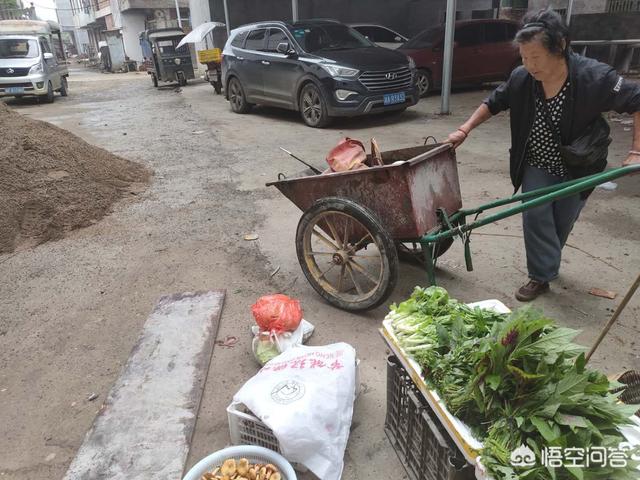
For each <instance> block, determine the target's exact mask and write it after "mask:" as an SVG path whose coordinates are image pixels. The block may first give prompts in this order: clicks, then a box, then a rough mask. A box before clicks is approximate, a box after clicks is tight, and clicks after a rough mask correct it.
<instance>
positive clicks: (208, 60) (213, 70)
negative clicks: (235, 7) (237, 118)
mask: <svg viewBox="0 0 640 480" xmlns="http://www.w3.org/2000/svg"><path fill="white" fill-rule="evenodd" d="M203 42H204V46H205V49H204V50H197V53H198V62H200V63H202V64H203V65H206V66H207V70H206V72H205V73H204V79H205V80H206V81H207V82H209V83H210V84H211V85H212V86H213V88H214V89H215V91H216V93H217V94H220V93H221V92H222V50H223V49H224V44H225V43H226V42H227V27H226V25H225V24H224V23H219V22H206V23H203V24H202V25H198V26H197V27H196V28H194V29H193V30H192V31H191V32H189V33H188V34H187V35H186V36H185V37H184V38H183V39H182V40H181V41H180V43H179V44H178V47H182V46H183V45H185V44H187V43H203Z"/></svg>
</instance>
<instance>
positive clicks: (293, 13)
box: [291, 0, 298, 22]
mask: <svg viewBox="0 0 640 480" xmlns="http://www.w3.org/2000/svg"><path fill="white" fill-rule="evenodd" d="M291 16H292V17H293V21H294V22H297V21H298V0H291Z"/></svg>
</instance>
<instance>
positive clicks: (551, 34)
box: [514, 8, 571, 56]
mask: <svg viewBox="0 0 640 480" xmlns="http://www.w3.org/2000/svg"><path fill="white" fill-rule="evenodd" d="M533 40H540V43H542V45H543V46H544V47H545V48H546V49H547V50H548V51H549V52H550V53H553V54H555V55H558V56H561V55H566V54H567V53H568V52H569V44H570V43H571V40H570V38H569V28H568V27H567V25H566V23H565V22H564V20H562V17H561V16H560V14H559V13H558V12H555V11H554V10H552V9H550V8H547V9H546V10H541V11H539V12H538V13H530V14H528V15H526V16H525V17H524V25H523V26H522V28H521V29H520V30H519V31H518V33H516V38H515V40H514V42H515V43H516V44H518V45H520V44H523V43H529V42H531V41H533ZM563 40H564V45H563Z"/></svg>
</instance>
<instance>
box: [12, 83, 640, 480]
mask: <svg viewBox="0 0 640 480" xmlns="http://www.w3.org/2000/svg"><path fill="white" fill-rule="evenodd" d="M69 83H70V89H71V94H70V96H69V97H68V98H65V99H62V98H56V102H55V103H54V104H53V105H39V104H37V103H36V102H32V101H24V102H16V101H10V102H9V103H10V104H11V105H12V106H13V107H15V108H16V109H17V110H18V111H20V112H21V113H23V114H25V115H30V116H32V117H34V118H39V119H43V120H47V121H50V122H52V123H54V124H56V125H58V126H61V127H63V128H66V129H68V130H71V131H73V132H74V133H76V134H77V135H80V136H81V137H83V138H84V139H86V140H87V141H89V142H91V143H94V144H96V145H98V146H101V147H104V148H106V149H108V150H110V151H112V152H114V153H116V154H119V155H121V156H124V157H126V158H129V159H131V160H136V161H139V162H141V163H144V164H145V165H148V166H149V167H150V168H152V169H153V170H154V171H155V177H154V179H153V183H152V185H151V186H150V188H149V189H148V190H147V191H146V192H145V193H144V194H142V195H140V196H138V197H135V198H132V199H131V200H127V201H124V202H121V203H120V204H119V205H118V206H117V208H116V210H115V212H114V213H113V214H112V215H110V216H108V217H107V218H105V219H104V220H102V221H101V222H99V223H98V224H96V225H93V226H91V227H89V228H86V229H82V230H78V231H75V232H73V233H72V234H70V235H69V236H68V237H67V238H65V239H63V240H60V241H57V242H51V243H47V244H44V245H41V246H39V247H37V248H35V249H33V250H30V251H24V252H21V253H18V254H12V255H4V256H0V279H1V280H0V284H1V288H0V404H1V405H2V408H1V409H0V425H2V426H1V427H0V432H1V433H2V434H1V435H0V476H2V478H8V479H30V478H36V477H38V478H42V477H44V476H46V477H47V478H61V477H62V475H63V474H64V472H65V471H66V468H67V467H68V465H69V463H70V461H71V459H72V458H73V457H74V456H75V454H76V451H77V449H78V447H79V446H80V444H81V443H82V440H83V437H84V435H85V432H86V431H87V429H88V428H89V426H90V425H91V422H92V421H93V418H94V416H95V414H96V411H97V409H98V408H99V406H100V400H102V399H104V397H105V395H106V394H107V392H108V391H109V389H110V388H111V386H112V385H113V383H114V381H115V379H116V378H117V377H118V376H119V374H120V370H121V368H122V366H123V365H124V363H125V361H126V359H127V358H128V356H129V353H130V350H131V347H132V346H133V344H134V343H135V340H136V339H137V337H138V335H139V333H140V330H141V327H142V325H143V323H144V321H145V319H146V317H147V315H148V313H149V312H150V311H151V309H152V308H153V306H154V304H155V302H156V301H157V299H158V298H159V297H160V296H162V295H164V294H168V293H173V292H181V291H186V290H203V289H210V288H226V289H227V303H226V305H225V309H224V312H223V317H222V324H221V328H220V332H219V335H220V336H221V337H223V338H224V337H225V336H226V335H236V336H239V337H240V339H241V340H240V342H239V343H238V344H237V345H236V346H235V347H233V348H227V349H225V348H219V347H217V348H216V349H215V351H214V355H213V360H212V365H211V370H210V373H209V378H208V381H207V385H206V389H205V394H204V398H203V403H202V406H201V410H200V415H199V419H198V424H197V427H196V433H195V436H194V439H193V445H192V450H191V455H190V458H189V462H188V463H189V465H191V464H193V463H195V462H196V461H197V460H198V459H199V458H201V457H202V456H204V455H205V454H207V453H208V452H211V451H214V450H216V449H218V448H221V447H223V446H224V445H226V444H227V442H228V440H229V438H228V428H227V417H226V412H225V408H226V406H227V405H228V403H229V401H230V399H231V397H232V396H233V394H234V393H235V391H236V390H237V389H238V388H239V386H240V385H241V384H242V383H243V382H244V381H245V380H247V379H248V378H250V377H251V376H252V375H253V374H254V373H255V372H256V371H257V366H256V364H255V363H254V361H253V359H252V356H251V354H250V337H249V335H248V328H249V326H250V325H251V323H252V317H251V314H250V310H249V307H250V305H251V304H252V303H253V302H254V301H255V300H256V298H258V297H259V296H260V295H263V294H266V293H270V292H274V291H284V292H286V293H287V294H289V295H293V296H295V297H297V298H299V299H300V300H301V302H302V305H303V307H304V310H305V318H307V319H308V320H310V321H311V322H313V323H315V325H316V327H317V330H316V334H315V336H314V337H313V339H312V343H313V344H318V345H319V344H325V343H330V342H334V341H347V342H349V343H351V344H352V345H354V347H355V348H356V349H357V351H358V356H359V357H360V359H361V360H362V363H361V381H362V382H363V384H364V390H363V395H362V396H361V397H360V399H359V401H358V403H357V406H356V415H355V419H354V425H353V431H352V435H351V439H350V443H349V448H348V451H347V455H346V469H345V474H344V478H345V479H359V478H365V477H370V476H373V477H377V478H397V477H398V472H400V471H402V470H401V467H400V465H399V462H398V461H397V459H396V457H395V454H394V453H393V450H392V449H391V447H390V445H389V443H388V441H387V440H386V437H385V436H384V433H383V429H382V427H383V422H384V415H385V355H386V353H385V351H386V349H385V347H384V344H383V342H382V340H381V339H380V337H379V334H378V332H377V329H378V327H379V325H380V321H381V319H382V317H383V316H384V314H385V312H386V309H385V308H384V307H381V308H379V309H377V310H375V311H371V312H368V313H366V314H360V315H352V314H348V313H345V312H342V311H339V310H336V309H334V308H332V307H330V306H328V305H327V304H326V303H324V302H323V301H322V300H321V299H320V298H319V297H318V296H317V295H316V294H315V292H314V291H313V290H312V289H311V287H310V286H309V285H308V284H307V282H306V280H305V278H304V276H303V275H302V273H301V271H300V268H299V266H298V264H297V260H296V255H295V246H294V235H295V227H296V224H297V221H298V218H299V216H300V212H299V211H298V210H297V209H296V208H295V207H294V206H293V205H291V204H290V203H289V202H288V200H286V199H284V197H282V196H281V195H280V194H279V193H278V192H277V191H276V190H275V189H268V188H265V187H264V183H265V182H267V181H270V180H274V179H275V178H276V175H277V173H278V172H285V173H295V172H297V171H299V170H300V167H299V165H298V164H297V163H296V162H295V161H293V160H292V159H290V158H288V157H287V156H285V155H284V154H282V152H280V151H279V150H278V146H284V147H286V148H288V149H289V150H291V151H293V152H295V153H297V154H298V155H300V156H301V157H303V158H305V159H311V160H313V161H314V162H315V163H316V164H317V165H319V166H321V165H323V160H322V159H323V158H324V156H325V154H326V152H327V151H328V150H329V149H330V148H331V147H332V146H333V145H334V144H335V143H336V142H337V141H338V140H339V139H340V138H341V137H343V136H350V137H354V138H359V139H362V140H368V139H369V137H371V136H375V137H376V139H377V140H378V143H379V144H380V145H381V147H382V149H383V150H388V149H393V148H399V147H405V146H410V145H419V144H421V143H422V141H423V138H424V137H425V136H427V135H435V136H436V137H437V138H439V139H442V138H444V137H445V135H446V134H447V133H448V132H449V131H450V130H452V129H454V128H455V127H456V126H457V125H459V124H460V123H461V122H462V120H463V118H464V117H465V116H466V115H468V114H469V113H470V112H471V111H472V109H473V108H475V106H476V105H477V104H478V103H479V102H480V101H481V99H482V98H483V97H484V96H485V95H486V91H482V90H472V91H465V92H459V93H457V94H456V95H455V96H454V98H453V109H454V115H452V116H450V117H439V116H437V115H435V112H436V111H437V110H438V106H439V99H438V97H435V96H434V97H430V98H428V99H425V100H423V101H421V102H420V104H419V105H418V106H417V107H415V108H412V109H410V110H409V111H407V112H405V113H404V114H402V115H399V116H398V115H390V116H389V115H387V116H383V117H373V118H367V119H351V120H340V121H337V122H335V124H334V125H333V126H332V127H331V128H328V129H326V130H313V129H309V128H307V127H305V126H304V125H303V124H302V123H301V121H300V120H299V118H298V116H297V114H295V113H291V112H283V111H279V110H275V109H267V108H258V109H255V111H254V112H253V113H252V114H250V115H245V116H238V115H235V114H233V113H231V112H230V111H229V107H228V104H227V102H226V101H224V99H223V98H222V97H220V96H216V95H214V93H213V89H212V88H211V86H209V85H208V84H205V83H194V84H193V85H189V86H187V87H186V88H183V89H182V91H181V92H177V91H175V90H174V88H173V87H166V88H162V89H159V90H155V89H153V88H152V86H151V82H150V81H149V80H148V78H147V76H146V75H144V74H126V75H101V74H97V73H93V72H90V71H84V70H74V71H73V72H72V77H71V79H70V82H69ZM612 128H613V137H614V143H613V145H612V149H611V156H610V161H611V164H612V165H617V164H619V163H620V162H621V161H622V160H623V156H624V154H625V152H626V151H627V150H628V148H629V145H630V141H631V139H630V135H631V133H630V132H628V131H625V126H623V125H622V124H621V123H619V122H613V123H612ZM508 137H509V135H508V117H507V116H506V115H503V116H500V117H499V118H495V119H493V120H492V121H491V122H490V123H488V124H486V125H485V126H483V127H481V128H480V129H479V130H477V131H476V132H474V133H473V135H472V136H471V138H470V139H469V140H468V141H467V142H466V143H465V144H464V145H463V146H462V147H461V148H460V149H459V151H458V160H459V169H460V176H461V185H462V192H463V198H464V202H465V204H466V205H476V204H479V203H481V202H486V201H488V200H491V199H493V198H498V197H503V196H507V195H509V194H510V193H511V189H510V185H509V182H508V171H507V170H508V167H507V163H508V162H507V149H508ZM638 198H640V184H639V183H638V180H637V179H633V178H629V179H623V180H621V181H619V185H618V188H617V189H616V190H615V191H613V192H604V191H597V192H596V193H595V194H594V195H593V196H592V198H591V199H590V201H589V203H588V204H587V207H586V208H585V210H584V212H583V214H582V217H581V219H580V221H579V222H578V224H577V225H576V228H575V231H574V233H573V234H572V236H571V238H570V240H569V243H570V246H569V247H568V248H567V249H566V251H565V255H564V260H563V269H562V274H561V277H560V279H559V280H558V281H557V282H555V283H554V285H553V288H552V293H551V294H549V295H547V296H545V297H543V298H541V299H539V301H537V302H536V304H537V306H539V307H540V308H543V309H544V310H545V312H547V313H548V314H549V315H550V316H553V317H555V318H557V319H558V320H559V321H560V322H561V323H563V324H565V325H569V326H572V327H578V328H581V329H583V331H584V333H583V334H582V335H581V337H580V341H581V342H583V343H584V344H587V345H588V344H589V343H590V342H592V341H593V340H594V339H595V337H596V336H597V334H598V331H599V329H600V327H601V326H602V325H603V324H604V322H605V321H606V320H607V319H608V318H609V316H610V314H611V311H610V310H611V309H612V308H613V307H615V305H616V304H617V303H616V301H611V300H606V299H601V298H597V297H593V296H590V295H588V294H587V291H588V290H589V289H590V288H591V287H600V288H604V289H608V290H615V291H617V292H620V293H624V291H625V289H626V288H628V286H629V285H630V284H631V282H632V280H633V279H634V278H635V276H636V275H637V272H638V271H639V270H640V258H639V257H638V245H639V244H638V237H637V235H638V232H639V231H640V210H638V208H637V204H638ZM247 233H256V234H258V235H259V239H258V240H257V241H255V242H246V241H244V240H243V236H244V235H245V234H247ZM472 248H473V252H474V262H475V271H474V272H471V273H468V272H466V271H465V269H464V262H463V255H462V248H461V246H460V245H458V244H456V245H455V246H454V247H453V248H452V249H451V250H450V251H449V253H448V254H447V255H446V256H445V257H443V259H442V261H441V264H440V266H441V270H440V272H439V278H440V280H441V282H442V284H443V286H445V287H446V288H448V289H449V290H450V292H451V294H452V295H453V296H454V297H457V298H459V299H461V300H464V301H475V300H481V299H487V298H497V299H500V300H502V301H503V302H505V303H506V304H507V305H510V306H515V305H516V301H515V300H514V299H513V291H514V290H515V288H516V287H517V286H519V285H520V284H521V283H522V282H523V281H524V279H525V277H526V274H525V266H524V257H523V245H522V239H521V228H520V219H519V218H511V219H507V220H505V221H502V222H500V223H499V224H492V225H489V226H487V227H484V228H483V229H481V230H479V231H478V233H477V234H476V235H475V236H474V237H473V243H472ZM277 267H279V271H278V273H277V274H276V275H274V276H273V277H271V276H270V274H271V273H272V272H273V271H274V270H275V269H276V268H277ZM424 283H425V277H424V272H422V271H421V270H419V269H418V268H416V267H413V266H408V265H403V266H402V267H401V278H400V281H399V285H398V287H397V288H396V290H395V292H394V294H393V297H392V300H394V301H395V300H401V299H403V298H405V297H406V296H407V295H408V294H409V293H410V291H411V290H412V288H413V286H414V285H416V284H424ZM639 313H640V301H639V300H638V299H637V298H636V299H634V300H633V301H632V303H631V304H630V305H629V307H628V308H627V310H626V312H625V314H624V315H623V316H622V317H621V318H620V322H619V325H618V326H617V327H616V328H615V329H614V330H613V331H612V333H611V335H610V336H609V337H608V339H607V340H606V341H605V344H604V345H603V346H602V349H601V350H600V352H599V353H598V354H597V355H596V357H594V362H593V363H594V365H597V366H598V367H601V368H603V369H604V370H605V371H606V372H609V373H613V372H620V371H623V370H625V369H628V368H636V369H637V368H640V353H639V348H638V344H637V342H638V338H640V325H639V320H638V318H640V317H639ZM92 393H97V394H98V395H99V397H98V400H95V401H93V402H89V401H87V397H88V396H89V395H90V394H92Z"/></svg>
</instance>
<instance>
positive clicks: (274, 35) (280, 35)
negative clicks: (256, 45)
mask: <svg viewBox="0 0 640 480" xmlns="http://www.w3.org/2000/svg"><path fill="white" fill-rule="evenodd" d="M283 42H287V43H289V44H290V43H291V42H289V37H287V34H286V33H284V32H283V31H282V30H280V29H279V28H272V29H270V30H269V42H268V43H267V52H277V51H278V45H279V44H280V43H283Z"/></svg>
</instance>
